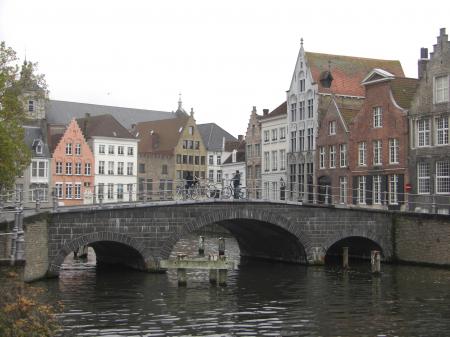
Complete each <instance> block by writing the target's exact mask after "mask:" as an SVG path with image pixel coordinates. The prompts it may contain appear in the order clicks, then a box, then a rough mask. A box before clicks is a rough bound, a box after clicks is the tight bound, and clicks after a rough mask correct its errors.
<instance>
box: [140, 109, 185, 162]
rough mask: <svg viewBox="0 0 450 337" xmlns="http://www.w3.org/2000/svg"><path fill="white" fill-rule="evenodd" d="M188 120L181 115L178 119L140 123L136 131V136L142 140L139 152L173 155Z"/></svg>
mask: <svg viewBox="0 0 450 337" xmlns="http://www.w3.org/2000/svg"><path fill="white" fill-rule="evenodd" d="M188 120H189V116H187V115H186V116H182V115H180V116H179V117H177V118H171V119H163V120H159V121H150V122H142V123H138V124H137V125H136V129H135V131H134V135H135V136H136V137H137V138H139V139H140V142H139V145H138V152H139V153H155V154H165V155H171V154H173V153H174V148H175V147H176V146H177V144H178V142H179V140H180V135H181V133H182V131H183V129H184V127H185V125H186V123H187V121H188Z"/></svg>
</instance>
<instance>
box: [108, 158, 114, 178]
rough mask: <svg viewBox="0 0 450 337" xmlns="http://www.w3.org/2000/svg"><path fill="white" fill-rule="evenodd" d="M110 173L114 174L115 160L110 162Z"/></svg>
mask: <svg viewBox="0 0 450 337" xmlns="http://www.w3.org/2000/svg"><path fill="white" fill-rule="evenodd" d="M108 174H109V175H113V174H114V162H113V161H109V162H108Z"/></svg>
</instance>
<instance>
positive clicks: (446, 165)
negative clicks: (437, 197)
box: [436, 160, 450, 194]
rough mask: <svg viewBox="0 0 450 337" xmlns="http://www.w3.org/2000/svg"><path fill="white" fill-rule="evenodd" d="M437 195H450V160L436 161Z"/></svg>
mask: <svg viewBox="0 0 450 337" xmlns="http://www.w3.org/2000/svg"><path fill="white" fill-rule="evenodd" d="M443 171H447V172H443ZM436 194H450V161H449V160H440V161H436Z"/></svg>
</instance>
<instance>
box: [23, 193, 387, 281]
mask: <svg viewBox="0 0 450 337" xmlns="http://www.w3.org/2000/svg"><path fill="white" fill-rule="evenodd" d="M210 224H218V225H220V226H222V227H224V228H226V229H227V230H228V231H229V232H230V233H231V234H232V235H233V236H234V237H235V238H236V240H237V242H238V244H239V248H240V252H241V255H242V256H248V257H255V258H264V259H271V260H278V261H286V262H293V263H303V264H322V263H324V259H325V256H326V255H327V254H328V255H330V254H331V255H333V254H337V253H338V252H340V248H341V247H342V246H348V247H350V254H351V255H352V254H353V255H356V256H365V257H368V256H370V250H371V249H377V250H381V252H382V256H383V258H384V260H390V259H392V257H393V253H394V243H393V237H392V224H393V220H392V213H390V212H379V211H370V210H362V209H344V208H334V207H325V206H314V205H310V206H304V205H303V206H302V205H298V204H289V203H274V202H251V201H210V202H208V201H205V202H192V203H189V202H182V203H164V204H149V205H128V206H123V207H117V206H115V208H109V209H104V208H103V209H100V208H97V209H71V210H61V211H60V212H57V213H52V214H50V215H49V217H48V219H47V233H48V235H47V246H48V274H50V275H57V274H58V273H59V269H60V266H61V264H62V263H63V261H64V259H65V257H66V256H67V255H68V254H70V253H71V252H73V251H74V250H76V249H77V248H78V247H80V246H83V245H89V246H91V247H93V248H94V250H95V252H96V255H97V261H98V262H99V263H102V262H104V263H120V264H125V265H127V266H130V267H133V268H137V269H141V270H153V271H157V270H158V266H159V261H160V260H161V259H167V258H168V257H169V255H170V253H171V251H172V248H173V246H174V245H175V244H176V242H177V241H178V240H179V239H180V238H182V237H185V236H186V235H187V234H189V233H192V232H194V231H196V230H199V229H201V228H202V227H204V226H207V225H210ZM27 241H28V240H27Z"/></svg>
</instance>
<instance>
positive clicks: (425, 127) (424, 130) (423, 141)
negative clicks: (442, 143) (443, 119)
mask: <svg viewBox="0 0 450 337" xmlns="http://www.w3.org/2000/svg"><path fill="white" fill-rule="evenodd" d="M430 145H431V144H430V120H429V119H420V120H418V121H417V146H418V147H422V146H430Z"/></svg>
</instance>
